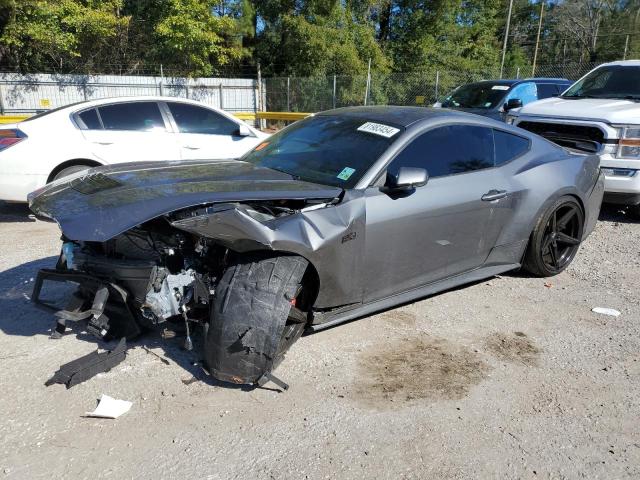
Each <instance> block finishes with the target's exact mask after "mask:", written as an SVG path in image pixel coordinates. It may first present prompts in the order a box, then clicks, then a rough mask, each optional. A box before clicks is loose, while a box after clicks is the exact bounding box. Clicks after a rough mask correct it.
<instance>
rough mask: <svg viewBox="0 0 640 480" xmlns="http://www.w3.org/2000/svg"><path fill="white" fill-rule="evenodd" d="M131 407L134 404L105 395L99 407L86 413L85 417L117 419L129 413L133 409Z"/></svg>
mask: <svg viewBox="0 0 640 480" xmlns="http://www.w3.org/2000/svg"><path fill="white" fill-rule="evenodd" d="M131 405H133V403H132V402H129V401H127V400H117V399H115V398H112V397H110V396H109V395H105V394H104V393H103V394H102V396H101V397H100V400H98V406H97V407H96V409H95V410H94V411H93V412H87V413H85V416H87V417H96V418H113V419H115V418H118V417H119V416H120V415H124V414H125V413H127V412H128V411H129V409H130V408H131Z"/></svg>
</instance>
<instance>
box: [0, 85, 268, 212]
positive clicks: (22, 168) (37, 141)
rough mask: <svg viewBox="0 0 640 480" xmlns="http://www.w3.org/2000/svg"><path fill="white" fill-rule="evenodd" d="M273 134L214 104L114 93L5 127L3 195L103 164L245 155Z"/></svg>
mask: <svg viewBox="0 0 640 480" xmlns="http://www.w3.org/2000/svg"><path fill="white" fill-rule="evenodd" d="M267 137H268V135H267V134H265V133H262V132H260V131H259V130H256V129H254V128H251V127H250V126H248V125H247V124H246V123H244V122H242V121H241V120H238V119H237V118H235V117H233V116H232V115H229V114H228V113H226V112H224V111H222V110H218V109H216V108H213V107H209V106H205V105H203V104H201V103H199V102H196V101H192V100H186V99H179V98H173V97H128V98H117V99H116V98H108V99H102V100H93V101H87V102H81V103H76V104H73V105H68V106H66V107H61V108H57V109H54V110H49V111H47V112H45V113H42V114H40V115H36V116H33V117H31V118H28V119H27V120H24V121H22V122H20V123H17V124H13V125H0V200H5V201H13V202H26V200H27V194H28V193H29V192H31V191H33V190H36V189H38V188H40V187H42V186H43V185H45V184H47V183H49V182H51V181H53V180H56V179H58V178H61V177H64V176H67V175H71V174H73V173H77V172H79V171H81V170H86V169H87V168H90V167H96V166H99V165H109V164H114V163H123V162H130V161H144V160H149V161H152V160H194V159H195V160H198V159H220V158H237V157H240V156H241V155H243V154H244V153H245V152H247V151H248V150H250V149H252V148H253V147H255V146H256V145H258V144H259V143H260V142H261V141H262V140H264V139H265V138H267Z"/></svg>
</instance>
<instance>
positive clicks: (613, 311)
mask: <svg viewBox="0 0 640 480" xmlns="http://www.w3.org/2000/svg"><path fill="white" fill-rule="evenodd" d="M591 311H592V312H595V313H601V314H603V315H611V316H612V317H617V316H618V315H620V312H619V311H618V310H616V309H614V308H605V307H595V308H592V309H591Z"/></svg>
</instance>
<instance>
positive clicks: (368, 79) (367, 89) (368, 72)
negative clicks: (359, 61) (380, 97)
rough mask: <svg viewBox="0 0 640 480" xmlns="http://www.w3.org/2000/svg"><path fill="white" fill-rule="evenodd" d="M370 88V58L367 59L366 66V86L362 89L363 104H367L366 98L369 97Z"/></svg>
mask: <svg viewBox="0 0 640 480" xmlns="http://www.w3.org/2000/svg"><path fill="white" fill-rule="evenodd" d="M370 88H371V59H369V67H368V68H367V86H366V88H365V90H364V105H365V107H366V106H367V99H368V98H369V89H370Z"/></svg>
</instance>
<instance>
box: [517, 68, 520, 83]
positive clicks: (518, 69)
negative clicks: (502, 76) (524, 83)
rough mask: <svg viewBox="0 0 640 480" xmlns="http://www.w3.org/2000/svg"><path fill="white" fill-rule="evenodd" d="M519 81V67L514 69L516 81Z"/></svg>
mask: <svg viewBox="0 0 640 480" xmlns="http://www.w3.org/2000/svg"><path fill="white" fill-rule="evenodd" d="M519 79H520V67H518V68H516V80H519Z"/></svg>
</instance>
